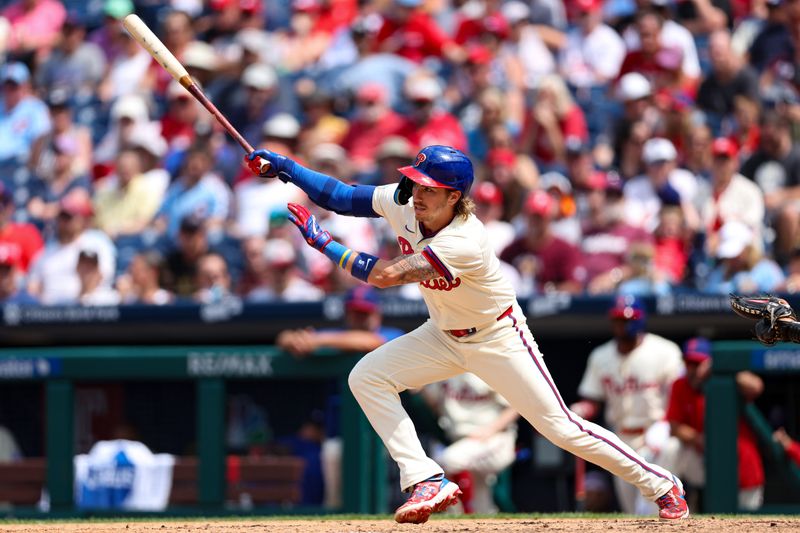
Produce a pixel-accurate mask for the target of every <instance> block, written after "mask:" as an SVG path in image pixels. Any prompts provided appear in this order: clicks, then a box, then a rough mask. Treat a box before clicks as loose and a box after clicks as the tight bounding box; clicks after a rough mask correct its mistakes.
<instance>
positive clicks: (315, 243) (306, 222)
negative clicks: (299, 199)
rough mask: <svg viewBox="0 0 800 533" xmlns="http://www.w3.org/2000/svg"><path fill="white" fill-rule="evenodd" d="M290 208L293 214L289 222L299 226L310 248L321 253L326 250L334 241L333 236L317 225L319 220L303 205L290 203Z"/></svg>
mask: <svg viewBox="0 0 800 533" xmlns="http://www.w3.org/2000/svg"><path fill="white" fill-rule="evenodd" d="M288 207H289V211H290V212H291V213H292V214H291V215H289V220H291V221H292V223H293V224H294V225H295V226H297V229H299V230H300V233H301V234H302V235H303V238H304V239H305V240H306V242H307V243H308V244H309V246H312V247H314V248H316V249H317V250H319V251H320V252H321V251H322V250H324V249H325V247H326V246H327V245H328V243H329V242H331V241H332V240H333V237H331V234H330V233H329V232H327V231H325V230H323V229H322V228H320V227H319V224H317V218H316V217H315V216H314V215H312V214H311V213H309V212H308V209H306V208H305V207H303V206H302V205H300V204H293V203H290V204H288Z"/></svg>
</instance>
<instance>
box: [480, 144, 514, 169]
mask: <svg viewBox="0 0 800 533" xmlns="http://www.w3.org/2000/svg"><path fill="white" fill-rule="evenodd" d="M516 163H517V154H516V153H514V150H511V149H510V148H492V149H491V150H489V153H488V154H486V165H487V166H490V167H493V166H503V167H513V166H514V165H515V164H516Z"/></svg>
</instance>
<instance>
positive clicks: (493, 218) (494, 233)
mask: <svg viewBox="0 0 800 533" xmlns="http://www.w3.org/2000/svg"><path fill="white" fill-rule="evenodd" d="M472 199H473V200H475V216H477V217H478V219H479V220H480V221H481V222H483V224H484V226H486V231H488V232H489V235H490V236H491V238H492V246H494V251H495V253H496V254H497V255H500V252H502V251H503V250H504V249H505V247H506V246H508V245H509V244H511V241H512V240H514V228H513V226H512V225H511V224H509V223H508V222H506V221H505V220H502V216H503V191H501V190H500V187H498V186H497V185H495V184H494V183H492V182H491V181H484V182H481V183H478V184H477V185H476V187H475V188H474V190H473V191H472Z"/></svg>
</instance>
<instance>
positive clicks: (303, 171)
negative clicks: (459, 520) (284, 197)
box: [278, 161, 380, 218]
mask: <svg viewBox="0 0 800 533" xmlns="http://www.w3.org/2000/svg"><path fill="white" fill-rule="evenodd" d="M278 177H280V178H281V179H282V180H284V181H290V182H291V183H294V184H295V185H297V186H298V187H300V188H301V189H303V191H304V192H305V193H306V194H307V195H308V197H309V198H311V200H313V201H314V203H315V204H317V205H318V206H320V207H322V208H325V209H327V210H329V211H333V212H334V213H339V214H340V215H353V216H357V217H372V218H376V217H379V216H380V215H378V213H376V212H375V210H374V209H372V193H373V191H374V190H375V187H373V186H372V185H345V184H344V183H342V182H341V181H339V180H337V179H335V178H332V177H330V176H327V175H325V174H322V173H320V172H315V171H313V170H311V169H308V168H306V167H304V166H303V165H300V164H298V163H297V162H295V161H287V162H286V165H285V168H284V170H283V171H282V172H280V173H279V174H278Z"/></svg>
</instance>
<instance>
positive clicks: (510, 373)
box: [348, 185, 680, 500]
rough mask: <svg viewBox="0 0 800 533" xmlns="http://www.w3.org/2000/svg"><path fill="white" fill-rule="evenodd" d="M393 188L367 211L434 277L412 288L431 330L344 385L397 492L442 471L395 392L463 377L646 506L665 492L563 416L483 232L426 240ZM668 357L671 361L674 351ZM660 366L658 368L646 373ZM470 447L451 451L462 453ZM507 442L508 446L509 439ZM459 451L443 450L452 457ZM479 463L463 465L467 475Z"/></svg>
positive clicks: (380, 355)
mask: <svg viewBox="0 0 800 533" xmlns="http://www.w3.org/2000/svg"><path fill="white" fill-rule="evenodd" d="M395 188H396V185H388V186H383V187H378V188H376V189H375V190H374V191H373V196H372V207H373V210H374V211H375V212H376V213H377V214H379V215H381V216H383V217H384V218H385V219H386V220H387V221H388V223H389V225H390V226H391V227H392V229H393V230H394V231H395V232H396V233H397V234H398V242H399V243H400V248H401V251H402V252H403V253H404V254H413V253H416V252H419V253H422V254H423V255H424V256H425V258H426V259H427V260H428V261H429V262H430V263H431V265H433V266H434V268H436V270H437V271H438V272H439V274H440V275H441V277H440V278H438V279H433V280H429V281H426V282H423V283H420V284H419V287H420V291H421V293H422V295H423V298H424V299H425V303H426V304H427V306H428V309H429V312H430V314H431V320H428V321H426V322H425V323H423V324H422V325H421V326H420V327H418V328H417V329H415V330H414V331H411V332H409V333H407V334H405V335H402V336H400V337H398V338H396V339H393V340H391V341H389V342H387V343H386V344H383V345H382V346H380V347H378V348H377V349H375V350H373V351H372V352H370V353H368V354H367V355H365V356H364V357H362V358H361V359H360V360H359V362H358V363H357V364H356V366H355V367H354V368H353V370H352V371H351V372H350V376H349V378H348V385H349V386H350V390H351V391H352V392H353V396H354V397H355V399H356V401H358V404H359V405H360V406H361V408H362V410H363V411H364V414H366V416H367V418H368V419H369V421H370V424H372V427H373V428H374V429H375V431H376V432H377V433H378V435H379V436H380V438H381V440H382V441H383V443H384V445H385V446H386V448H387V449H388V450H389V454H390V455H391V456H392V459H394V460H395V462H397V465H398V466H399V468H400V487H401V489H403V490H409V489H411V488H412V487H413V486H414V485H415V484H416V483H419V482H421V481H423V480H426V479H429V478H430V477H431V476H434V475H438V474H441V473H442V472H443V471H444V470H443V468H442V466H441V465H439V464H437V463H436V461H434V460H432V459H431V458H430V457H428V456H427V454H426V453H425V450H424V449H423V447H422V444H421V443H420V441H419V437H418V436H417V433H416V429H415V427H414V424H413V422H412V421H411V419H410V418H409V416H408V413H406V412H405V410H404V409H403V405H402V402H401V401H400V398H399V396H398V392H400V391H403V390H408V389H418V388H422V387H424V386H425V385H428V384H430V383H434V382H436V381H442V380H445V379H449V378H452V377H454V376H457V375H459V374H462V373H464V372H471V373H473V374H475V375H476V376H477V377H479V378H480V379H481V380H482V381H483V382H485V383H486V385H488V386H489V387H491V388H492V389H494V390H495V391H497V393H498V394H500V395H502V396H503V398H505V399H506V400H507V401H508V403H509V404H510V405H511V406H512V407H513V408H514V410H515V411H517V412H518V413H520V415H522V416H523V417H525V419H527V420H528V421H529V422H530V423H531V424H532V425H533V426H534V427H535V428H536V430H537V431H538V432H539V433H541V434H542V435H544V436H545V437H546V438H548V439H550V440H551V441H552V442H554V443H555V444H556V445H558V446H560V447H562V448H564V449H565V450H567V451H569V452H571V453H574V454H576V455H578V456H580V457H582V458H584V459H586V460H588V461H591V462H593V463H595V464H597V465H599V466H600V467H602V468H605V469H607V470H609V471H610V472H611V473H613V474H615V475H617V476H619V477H621V478H622V479H624V480H625V481H627V482H628V483H631V484H633V485H635V486H636V487H637V488H638V489H639V490H640V491H641V493H642V496H643V497H645V498H647V499H649V500H655V499H656V498H657V497H659V496H661V495H663V494H665V493H666V492H667V491H668V490H670V489H671V488H672V487H673V483H674V480H673V478H672V475H671V474H670V473H669V472H668V471H666V470H664V469H663V468H660V467H659V466H657V465H654V464H651V463H648V462H647V461H646V460H645V459H643V458H642V457H640V456H639V455H638V454H637V453H636V452H635V451H634V450H632V449H631V448H630V447H629V446H628V445H626V444H625V443H624V442H622V441H621V440H620V439H619V438H618V437H617V436H616V435H614V434H613V433H611V432H609V431H607V430H605V429H603V428H601V427H600V426H598V425H596V424H593V423H592V422H588V421H586V420H583V419H581V418H580V417H579V416H578V415H576V414H575V413H572V412H571V411H570V410H569V409H568V408H567V405H566V404H565V402H564V400H563V399H562V398H561V395H560V394H559V392H558V389H557V388H556V386H555V383H554V382H553V379H552V377H551V376H550V373H549V372H548V370H547V366H546V365H545V363H544V359H543V357H542V354H541V353H540V352H539V348H538V347H537V345H536V342H535V341H534V339H533V336H532V335H531V332H530V331H529V329H528V326H527V321H526V318H525V315H524V314H523V312H522V309H520V307H519V304H517V302H516V296H515V294H514V290H513V288H512V286H511V284H510V283H509V282H508V281H506V280H505V279H504V278H503V276H502V274H501V273H500V262H499V260H498V259H497V257H496V256H495V254H494V250H493V248H492V245H491V242H490V240H489V236H488V235H487V232H486V230H485V228H484V227H483V224H481V222H480V221H479V220H478V219H477V218H475V217H474V216H470V217H468V218H466V219H463V218H455V219H454V220H453V221H452V222H451V223H450V224H449V225H447V226H446V227H445V228H444V229H442V230H441V231H439V232H438V233H436V234H435V235H433V236H431V237H428V238H426V237H424V236H423V235H422V234H421V232H420V230H419V225H418V223H417V221H416V219H415V217H414V209H413V206H412V205H405V206H399V205H397V204H395V202H394V199H393V196H394V191H395ZM509 308H510V309H509ZM506 310H509V311H508V312H506ZM470 328H475V331H474V332H472V334H470V335H466V336H460V337H455V336H453V335H452V334H450V333H449V332H448V331H447V330H452V329H470ZM676 356H677V358H678V361H680V352H679V351H677V349H676ZM661 365H663V361H657V363H656V364H653V365H652V366H653V367H658V366H661ZM463 416H465V417H466V416H470V417H473V416H475V415H474V414H473V413H472V412H470V413H469V415H467V414H463ZM508 435H512V432H502V433H499V434H497V435H496V436H495V440H497V441H498V443H499V444H502V443H501V442H499V441H501V440H503V439H504V438H505V437H506V436H508ZM470 440H472V439H461V440H460V441H458V442H466V443H467V444H470V445H471V443H469V442H468V441H470ZM491 440H492V439H489V441H491ZM506 440H507V441H508V442H511V443H512V444H513V442H512V439H510V438H508V439H506ZM458 442H457V443H456V444H454V445H453V446H452V447H451V448H448V449H455V447H456V446H457V444H458ZM501 448H502V449H506V450H510V452H509V455H508V458H506V459H505V460H506V464H508V463H510V461H513V446H502V447H501V446H498V448H497V450H500V449H501ZM462 452H463V449H462V450H459V451H458V455H459V457H462V456H464V455H465V454H466V452H463V453H462ZM498 453H499V452H498ZM498 453H494V452H492V456H498V457H499V455H498ZM454 454H455V451H454ZM457 463H458V462H452V463H451V462H449V460H448V461H446V462H444V463H443V464H447V466H448V468H450V469H455V470H458V469H459V468H465V467H467V464H462V463H463V462H462V463H458V464H457ZM478 463H479V461H478V462H475V461H470V462H469V463H468V464H470V465H472V466H473V467H474V465H475V464H478Z"/></svg>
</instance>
